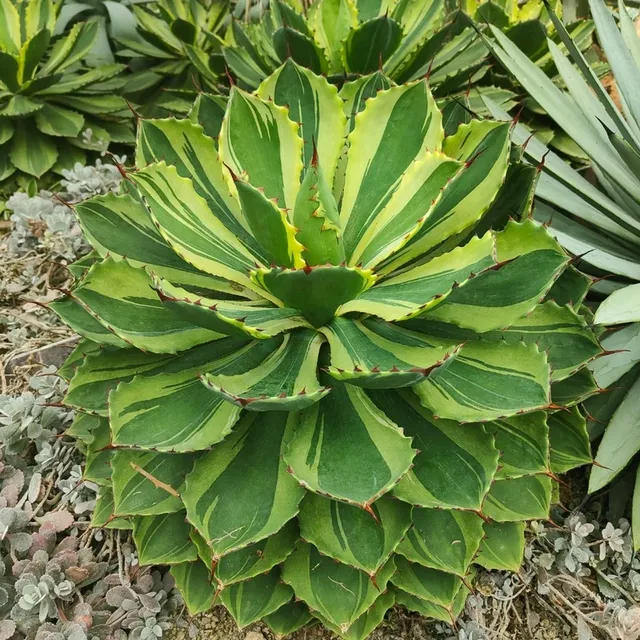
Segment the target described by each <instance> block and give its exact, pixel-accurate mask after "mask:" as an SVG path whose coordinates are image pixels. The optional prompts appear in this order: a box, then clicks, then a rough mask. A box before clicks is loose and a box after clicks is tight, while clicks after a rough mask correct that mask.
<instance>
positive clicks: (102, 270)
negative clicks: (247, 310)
mask: <svg viewBox="0 0 640 640" xmlns="http://www.w3.org/2000/svg"><path fill="white" fill-rule="evenodd" d="M151 285H152V281H151V278H150V277H149V276H148V275H147V273H146V272H145V271H144V270H143V269H135V268H133V267H131V266H129V265H128V264H127V263H126V262H116V261H115V260H112V259H110V258H107V259H106V260H104V261H103V262H100V263H96V264H94V265H93V266H92V267H91V268H90V269H89V272H88V273H87V275H86V276H85V278H84V279H83V281H82V283H81V284H80V285H79V286H78V287H76V289H74V291H73V294H72V295H73V298H74V299H75V300H77V301H78V302H79V303H80V304H81V305H82V306H83V307H84V308H85V309H86V310H87V311H89V313H91V315H93V316H94V317H95V318H96V319H97V320H98V321H99V322H100V323H101V324H102V325H103V326H105V327H106V328H107V329H109V330H110V331H112V332H113V333H115V334H116V335H117V336H118V337H119V338H121V339H122V340H124V341H125V342H128V343H129V344H131V345H133V346H134V347H137V348H139V349H143V350H148V351H151V352H155V353H177V352H178V351H183V350H184V349H189V348H190V347H193V346H195V345H197V344H202V343H204V342H209V341H211V340H216V339H218V338H220V337H221V334H219V333H215V332H213V331H209V330H207V329H203V328H201V327H196V326H195V325H193V324H191V323H189V322H185V321H183V320H180V319H179V318H178V316H176V315H175V314H173V313H172V312H171V311H169V310H168V309H166V308H165V307H164V305H163V304H162V302H161V301H160V299H159V298H158V297H157V295H156V294H155V292H154V291H153V289H152V288H151Z"/></svg>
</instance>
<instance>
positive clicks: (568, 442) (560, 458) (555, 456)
mask: <svg viewBox="0 0 640 640" xmlns="http://www.w3.org/2000/svg"><path fill="white" fill-rule="evenodd" d="M547 422H548V424H549V441H550V444H551V471H553V473H566V472H567V471H569V470H570V469H575V468H576V467H579V466H581V465H583V464H591V463H592V462H593V457H592V455H591V443H590V442H589V433H588V432H587V421H586V420H585V419H584V417H583V415H582V413H580V411H579V410H578V408H577V407H574V408H573V409H571V410H570V411H557V412H555V413H552V414H551V415H549V417H548V418H547Z"/></svg>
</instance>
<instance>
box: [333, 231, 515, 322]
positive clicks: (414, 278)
mask: <svg viewBox="0 0 640 640" xmlns="http://www.w3.org/2000/svg"><path fill="white" fill-rule="evenodd" d="M493 266H495V257H494V237H493V235H492V234H491V233H488V234H486V235H485V236H483V237H482V238H473V239H472V240H471V241H470V242H469V243H468V244H467V245H465V246H464V247H457V248H456V249H454V250H453V251H450V252H449V253H446V254H444V255H442V256H438V257H437V258H434V259H433V260H431V261H430V262H427V263H426V264H423V265H420V266H417V267H414V268H413V269H409V270H407V271H405V272H404V273H399V274H398V275H396V276H392V277H390V278H388V279H385V280H383V281H382V282H380V283H379V284H376V285H375V286H373V287H371V288H370V289H367V290H366V291H365V292H364V293H361V294H360V295H359V296H358V297H357V298H355V299H354V300H352V301H351V302H347V303H346V304H343V305H342V307H341V308H340V310H339V313H340V314H346V313H351V312H358V313H368V314H372V315H376V316H378V317H380V318H383V319H384V320H388V321H389V322H395V321H399V320H406V319H409V318H412V317H414V316H417V315H419V314H421V313H423V312H425V311H427V310H429V309H430V308H431V307H433V306H434V305H435V306H437V305H439V304H442V301H443V300H444V299H445V298H446V296H447V295H451V293H452V291H453V289H454V288H455V287H456V286H457V283H460V282H465V281H467V280H468V279H469V278H470V277H471V275H472V274H474V273H480V272H482V271H483V270H485V269H489V268H490V267H493ZM494 295H495V294H494ZM512 298H513V292H511V295H510V297H509V300H511V299H512ZM469 315H471V314H469ZM473 315H477V314H473ZM486 315H488V314H486ZM492 315H493V316H495V315H496V314H495V312H493V311H492Z"/></svg>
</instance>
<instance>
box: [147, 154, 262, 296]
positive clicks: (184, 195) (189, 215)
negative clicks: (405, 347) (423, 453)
mask: <svg viewBox="0 0 640 640" xmlns="http://www.w3.org/2000/svg"><path fill="white" fill-rule="evenodd" d="M134 176H135V183H136V185H137V186H138V188H139V189H140V191H141V193H142V195H143V196H144V197H145V200H146V203H147V205H148V207H149V212H150V214H151V218H152V220H154V222H155V224H156V226H157V227H158V230H159V231H160V233H161V235H162V237H163V238H164V239H165V241H166V242H167V243H168V244H169V245H170V246H171V247H172V248H173V250H174V251H175V252H176V253H177V254H178V255H179V256H180V257H181V258H183V259H184V260H186V261H187V262H189V263H190V264H192V265H194V266H195V267H196V268H197V269H200V270H201V271H205V272H206V273H210V274H212V275H214V276H218V277H220V278H226V279H228V280H231V281H232V282H236V283H238V284H240V285H242V286H245V287H248V288H249V289H253V290H255V289H256V286H255V285H254V284H253V282H251V280H250V278H249V277H248V271H249V270H250V269H251V268H253V267H254V266H255V264H256V259H257V258H256V256H254V255H253V254H252V253H251V252H250V251H249V249H248V248H247V247H245V246H244V245H243V244H242V243H241V242H239V241H238V238H237V237H236V235H235V234H234V233H233V232H231V231H229V230H228V229H227V228H226V227H225V226H224V225H223V224H222V222H220V220H219V219H218V218H217V217H216V215H215V214H214V213H213V212H212V210H211V209H210V208H209V205H208V204H207V201H206V200H204V198H202V197H201V196H200V195H199V194H198V193H197V192H196V190H195V188H194V185H193V182H192V181H191V180H189V179H188V178H183V177H181V176H180V174H179V173H178V172H177V170H176V168H175V167H173V166H168V165H166V164H165V163H164V162H160V163H156V164H150V165H147V166H146V167H145V168H144V169H140V170H139V171H137V172H136V173H135V174H134Z"/></svg>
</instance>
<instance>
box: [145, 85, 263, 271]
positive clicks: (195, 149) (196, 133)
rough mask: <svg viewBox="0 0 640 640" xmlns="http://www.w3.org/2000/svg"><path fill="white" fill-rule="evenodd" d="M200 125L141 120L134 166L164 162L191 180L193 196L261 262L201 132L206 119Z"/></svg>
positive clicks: (210, 143)
mask: <svg viewBox="0 0 640 640" xmlns="http://www.w3.org/2000/svg"><path fill="white" fill-rule="evenodd" d="M198 100H200V104H203V101H204V100H208V102H213V100H215V98H214V97H213V96H206V94H200V96H199V98H198ZM214 104H215V103H214ZM223 113H224V112H223ZM202 115H203V116H204V115H205V114H202ZM206 115H207V116H208V115H209V112H207V114H206ZM203 122H204V124H202V126H200V125H198V124H192V123H191V122H189V120H176V119H175V118H168V119H165V120H142V121H141V122H140V126H139V127H138V140H137V144H136V166H137V167H138V168H139V169H141V168H143V167H146V166H147V165H149V164H152V163H156V162H166V163H167V165H169V166H173V167H175V168H176V170H177V171H178V174H179V175H180V176H181V177H183V178H189V179H191V181H192V183H193V188H194V189H195V191H196V193H197V194H198V195H199V196H202V197H203V198H204V199H205V200H206V201H207V204H208V205H209V209H210V211H211V212H212V213H213V215H214V216H215V217H216V218H217V219H218V220H219V221H220V222H221V223H222V224H223V225H224V227H226V229H227V230H229V231H230V232H231V233H233V234H235V236H236V237H237V239H238V240H240V241H241V242H242V243H243V244H244V245H245V246H246V247H247V248H249V250H250V251H251V252H252V253H253V254H255V255H257V256H260V259H263V256H262V253H261V250H260V246H259V244H258V243H257V242H256V239H255V238H254V237H253V236H252V235H251V232H250V231H249V228H248V226H247V223H246V221H245V220H244V219H243V217H242V214H241V212H240V206H239V203H238V201H237V199H236V197H235V189H230V188H229V184H228V183H227V180H226V178H225V175H224V169H223V166H222V161H221V159H220V157H219V155H218V152H217V150H216V147H215V142H214V140H213V139H212V138H211V137H209V136H208V135H207V134H206V131H205V129H203V127H204V126H207V127H208V126H210V125H209V122H208V118H207V119H204V120H203Z"/></svg>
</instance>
